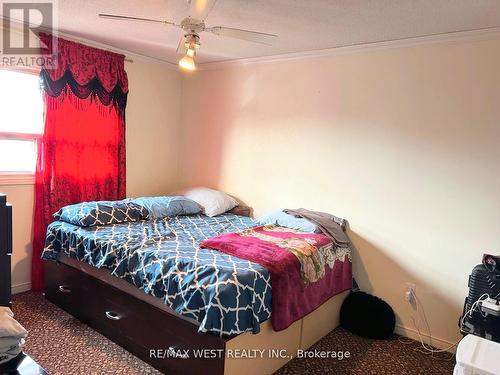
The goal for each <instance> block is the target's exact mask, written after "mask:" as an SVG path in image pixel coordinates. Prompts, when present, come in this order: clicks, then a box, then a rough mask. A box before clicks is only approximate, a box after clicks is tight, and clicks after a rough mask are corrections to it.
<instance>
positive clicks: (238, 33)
mask: <svg viewBox="0 0 500 375" xmlns="http://www.w3.org/2000/svg"><path fill="white" fill-rule="evenodd" d="M205 31H208V32H210V33H212V34H215V35H220V36H227V37H230V38H236V39H241V40H247V41H249V42H254V43H261V44H266V45H268V46H271V45H272V44H273V42H274V41H276V40H277V39H278V35H274V34H266V33H260V32H258V31H249V30H241V29H233V28H231V27H222V26H215V27H209V28H206V29H205Z"/></svg>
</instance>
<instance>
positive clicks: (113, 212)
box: [53, 199, 149, 227]
mask: <svg viewBox="0 0 500 375" xmlns="http://www.w3.org/2000/svg"><path fill="white" fill-rule="evenodd" d="M53 216H54V218H55V219H56V220H60V221H65V222H67V223H71V224H75V225H78V226H80V227H92V226H96V225H109V224H119V223H125V222H129V221H139V220H145V219H148V218H149V212H148V210H147V209H146V208H145V207H142V206H141V205H138V204H137V203H134V202H131V201H130V200H128V199H124V200H121V201H98V202H83V203H77V204H72V205H69V206H65V207H63V208H61V209H60V210H59V211H57V212H56V213H55V214H54V215H53Z"/></svg>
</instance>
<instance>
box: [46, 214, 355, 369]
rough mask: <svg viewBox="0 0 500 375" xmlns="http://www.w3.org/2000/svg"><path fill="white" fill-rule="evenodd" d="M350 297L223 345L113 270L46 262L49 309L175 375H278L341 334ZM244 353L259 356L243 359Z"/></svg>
mask: <svg viewBox="0 0 500 375" xmlns="http://www.w3.org/2000/svg"><path fill="white" fill-rule="evenodd" d="M240 214H241V213H240ZM247 215H250V211H248V213H247V214H246V215H245V216H247ZM347 294H348V292H343V293H340V294H338V295H336V296H334V297H332V298H331V299H330V300H328V301H327V302H326V303H324V304H323V305H321V306H320V307H319V308H318V309H316V310H315V311H313V312H311V313H310V314H308V315H307V316H305V317H304V318H302V319H301V320H299V321H297V322H295V323H293V324H292V325H291V326H290V327H288V328H287V329H286V330H283V331H280V332H275V331H273V329H272V327H271V322H270V320H267V321H265V322H263V323H261V332H260V333H258V334H255V335H254V334H251V333H244V334H240V335H238V336H235V337H231V338H221V337H219V336H214V335H211V334H200V333H198V323H197V322H196V321H194V320H192V319H189V318H186V317H183V316H181V315H179V314H178V313H176V312H175V311H173V310H172V309H170V308H169V307H167V306H166V305H165V304H164V303H163V302H162V301H161V300H160V299H159V298H156V297H153V296H151V295H148V294H145V293H144V292H143V291H142V290H140V289H138V288H137V287H135V286H133V285H132V284H130V283H128V282H126V281H125V280H123V279H120V278H118V277H115V276H112V275H111V274H110V272H109V271H108V270H105V269H97V268H95V267H92V266H90V265H88V264H87V263H84V262H80V261H78V260H75V259H72V258H69V257H68V256H66V255H64V254H61V255H60V257H59V261H58V262H53V261H45V296H46V298H47V299H48V300H49V301H51V302H53V303H54V304H56V305H57V306H59V307H61V308H62V309H64V310H65V311H67V312H68V313H70V314H71V315H73V316H75V317H76V318H77V319H79V320H81V321H82V322H84V323H86V324H88V325H89V326H90V327H92V328H93V329H95V330H96V331H98V332H100V333H101V334H103V335H104V336H106V337H108V338H109V339H111V340H112V341H114V342H116V343H117V344H118V345H120V346H122V347H123V348H125V349H126V350H128V351H129V352H131V353H132V354H134V355H136V356H137V357H139V358H141V359H142V360H143V361H145V362H147V363H149V364H150V365H152V366H153V367H155V368H157V369H158V370H160V371H162V372H164V373H168V374H200V373H206V374H211V375H212V374H213V375H233V374H235V375H236V374H239V375H240V374H249V375H250V374H252V375H264V374H272V373H273V372H274V371H276V370H277V369H279V368H280V367H282V366H283V365H284V364H286V363H287V362H288V361H289V360H290V359H291V358H292V356H294V355H295V354H296V352H297V350H299V349H304V350H305V349H307V348H309V347H310V346H311V345H313V344H314V343H315V342H316V341H318V340H319V339H321V338H322V337H324V336H325V335H326V334H328V333H329V332H330V331H331V330H333V329H334V328H335V327H337V326H338V324H339V311H340V306H341V305H342V302H343V300H344V298H345V297H346V296H347ZM203 349H208V350H209V351H207V352H205V357H204V358H200V355H199V353H200V352H199V350H203ZM254 349H260V350H264V351H263V352H258V353H257V351H254ZM186 350H187V351H188V352H187V353H188V356H186V355H185V353H186ZM241 350H247V351H246V353H255V354H258V356H257V357H255V358H237V357H238V356H239V354H241ZM195 351H197V352H195ZM196 353H198V355H196ZM230 353H231V354H230ZM260 353H262V354H260Z"/></svg>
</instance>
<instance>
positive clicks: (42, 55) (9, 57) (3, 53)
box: [0, 0, 57, 67]
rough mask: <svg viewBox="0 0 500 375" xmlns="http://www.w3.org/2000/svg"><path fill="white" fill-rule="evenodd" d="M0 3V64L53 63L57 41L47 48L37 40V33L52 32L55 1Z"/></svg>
mask: <svg viewBox="0 0 500 375" xmlns="http://www.w3.org/2000/svg"><path fill="white" fill-rule="evenodd" d="M0 4H1V12H2V13H1V18H0V24H1V28H0V33H1V34H2V37H1V42H2V45H1V48H0V58H1V60H0V66H20V65H21V66H26V67H34V66H43V65H52V63H53V58H52V56H54V55H55V52H56V51H55V48H56V43H52V45H51V46H50V48H49V46H46V45H43V44H42V43H41V42H40V39H39V37H38V35H39V33H40V32H45V33H48V34H52V35H55V32H56V30H57V27H56V25H55V21H56V14H55V11H56V5H57V3H56V1H55V0H39V1H38V0H33V1H26V0H23V1H20V0H8V1H2V0H0ZM54 41H55V40H54ZM42 51H43V52H42Z"/></svg>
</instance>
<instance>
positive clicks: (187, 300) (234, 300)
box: [43, 207, 351, 374]
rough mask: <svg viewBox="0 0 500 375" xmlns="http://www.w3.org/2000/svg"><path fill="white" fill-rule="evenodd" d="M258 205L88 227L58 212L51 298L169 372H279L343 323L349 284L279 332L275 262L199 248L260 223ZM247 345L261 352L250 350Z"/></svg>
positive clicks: (51, 245) (341, 266)
mask: <svg viewBox="0 0 500 375" xmlns="http://www.w3.org/2000/svg"><path fill="white" fill-rule="evenodd" d="M249 213H250V210H249V209H248V208H245V207H239V208H237V209H235V210H233V211H232V212H229V213H226V214H223V215H220V216H216V217H213V218H209V217H207V216H204V215H201V214H198V215H189V216H179V217H175V218H169V219H162V220H143V221H139V222H131V223H122V224H114V225H106V226H98V227H89V228H81V227H79V226H75V225H72V224H68V223H65V222H62V221H56V222H54V223H52V224H51V225H50V226H49V228H48V231H47V241H46V247H45V250H44V253H43V258H44V259H45V265H46V298H47V299H49V300H50V301H52V302H54V303H55V304H56V305H58V306H60V307H62V308H63V309H64V310H66V311H67V312H69V313H70V314H72V315H74V316H75V317H77V318H78V319H80V320H82V321H83V322H85V323H87V324H89V325H90V326H91V327H93V328H94V329H96V330H97V331H99V332H101V333H102V334H104V335H105V336H107V337H108V338H110V339H111V340H113V341H115V342H117V343H118V344H119V345H121V346H123V347H124V348H125V349H127V350H129V351H130V352H132V353H133V354H135V355H137V356H138V357H140V358H141V359H143V360H144V361H145V362H148V363H150V364H151V365H153V366H154V367H156V368H157V369H159V370H161V371H163V372H166V373H173V374H196V373H200V372H201V371H204V372H208V373H211V374H212V373H213V374H232V373H239V374H241V373H245V371H247V373H252V374H269V373H272V372H273V371H275V370H277V369H278V368H279V367H281V366H282V365H284V364H285V363H286V362H287V361H289V360H290V359H291V356H292V355H293V354H294V353H296V351H297V350H298V349H307V348H308V347H310V346H311V345H312V344H313V343H314V342H316V341H317V340H319V339H320V338H321V337H323V336H324V335H326V334H327V333H328V332H329V331H331V330H332V329H333V328H335V327H336V326H337V325H338V315H339V314H338V311H339V309H340V305H341V303H342V301H343V298H344V297H345V295H346V293H347V291H346V290H347V289H349V288H348V287H346V285H342V286H337V287H338V288H337V289H338V293H337V294H336V295H335V296H334V297H332V298H330V299H329V300H328V301H326V302H325V303H324V304H322V305H321V306H320V307H319V308H318V309H316V310H315V311H313V312H311V313H310V314H308V315H307V316H305V317H303V318H302V319H300V320H297V321H295V322H294V323H293V324H291V325H290V326H289V327H288V328H286V329H284V330H281V331H279V332H275V331H274V330H273V328H272V326H271V319H270V318H271V316H272V308H271V306H272V305H271V301H272V288H271V283H270V279H269V273H268V272H267V270H266V268H264V267H262V266H261V265H259V264H257V263H253V262H250V261H248V260H244V259H240V258H237V257H233V256H230V255H227V254H223V253H220V252H218V251H215V250H211V249H200V247H199V244H200V242H201V241H203V240H206V239H208V238H211V237H214V236H216V235H219V234H223V233H227V232H236V231H241V230H244V229H247V228H252V227H254V226H256V222H255V221H254V220H252V219H251V218H250V217H249ZM336 262H338V267H337V271H336V272H337V273H339V275H338V276H342V277H343V279H344V280H345V279H346V278H348V279H350V277H351V263H350V252H349V251H348V250H344V251H343V252H341V253H339V256H338V259H336ZM340 274H342V275H340ZM241 349H247V352H246V353H254V354H255V353H256V352H255V351H253V352H252V350H254V349H259V351H258V353H257V354H259V356H258V357H254V358H241V357H242V355H236V353H241V352H238V350H241ZM203 350H205V351H203ZM269 350H273V351H271V352H270V351H269ZM227 353H233V354H234V355H232V356H228V355H227ZM245 363H248V366H245Z"/></svg>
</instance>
